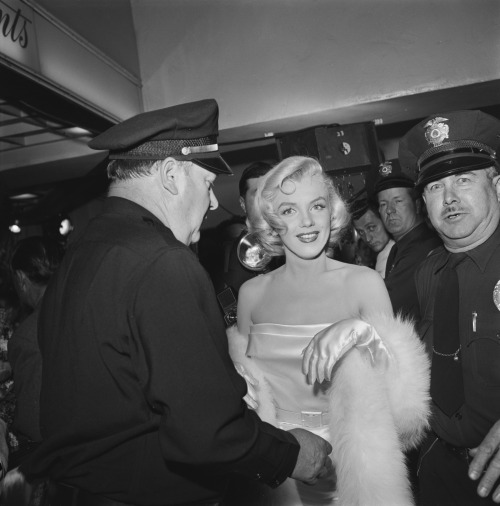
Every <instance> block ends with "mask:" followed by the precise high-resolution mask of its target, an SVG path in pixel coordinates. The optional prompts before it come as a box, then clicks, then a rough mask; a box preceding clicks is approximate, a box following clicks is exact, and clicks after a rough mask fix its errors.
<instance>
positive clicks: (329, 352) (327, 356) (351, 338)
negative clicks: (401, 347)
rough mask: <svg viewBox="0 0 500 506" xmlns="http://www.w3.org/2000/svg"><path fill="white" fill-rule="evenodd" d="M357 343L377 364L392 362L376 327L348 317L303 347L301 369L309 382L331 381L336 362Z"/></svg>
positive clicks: (374, 364) (324, 330)
mask: <svg viewBox="0 0 500 506" xmlns="http://www.w3.org/2000/svg"><path fill="white" fill-rule="evenodd" d="M354 346H355V347H356V349H357V350H358V351H359V352H360V353H362V354H365V355H367V356H368V357H369V359H370V361H371V363H372V365H373V366H374V367H383V368H386V367H387V366H388V365H389V361H390V359H391V354H390V352H389V350H388V349H387V347H386V346H385V344H384V343H383V342H382V339H381V338H380V336H379V335H378V334H377V331H376V330H375V329H374V328H373V327H372V326H371V325H369V324H368V323H366V322H364V321H363V320H358V319H357V318H349V319H347V320H341V321H339V322H337V323H334V324H333V325H330V326H329V327H326V328H325V329H323V330H321V331H320V332H318V333H317V334H316V335H315V336H314V337H313V338H312V340H311V342H310V343H309V345H308V346H307V348H306V349H305V350H304V351H303V355H304V358H303V360H302V372H303V373H304V374H305V375H307V380H308V382H309V383H310V384H311V385H312V384H313V383H314V382H315V381H316V380H317V381H318V382H319V383H322V382H323V381H324V380H328V381H329V380H330V379H331V374H332V370H333V366H334V365H335V364H336V363H337V362H338V361H339V360H340V359H341V358H342V357H343V356H344V355H345V354H346V353H347V352H348V351H349V350H350V349H351V348H353V347H354Z"/></svg>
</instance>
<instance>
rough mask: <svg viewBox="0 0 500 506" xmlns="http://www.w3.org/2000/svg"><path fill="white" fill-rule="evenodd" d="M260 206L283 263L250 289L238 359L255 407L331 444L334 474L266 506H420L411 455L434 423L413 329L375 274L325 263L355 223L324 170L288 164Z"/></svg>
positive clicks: (256, 228) (244, 295)
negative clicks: (410, 475)
mask: <svg viewBox="0 0 500 506" xmlns="http://www.w3.org/2000/svg"><path fill="white" fill-rule="evenodd" d="M256 199H257V201H256V207H257V209H258V212H257V213H256V216H255V217H254V218H253V220H252V221H251V222H250V224H249V225H250V230H251V231H253V232H255V233H256V234H257V236H258V237H259V239H260V242H261V243H262V244H263V246H264V247H265V249H266V250H267V251H268V252H269V253H270V254H272V255H282V254H284V255H285V259H286V262H285V265H283V266H282V267H280V268H279V269H276V270H274V271H272V272H270V273H268V274H265V275H262V276H258V277H256V278H254V279H251V280H249V281H247V282H246V283H245V284H244V285H243V286H242V287H241V289H240V293H239V300H238V329H237V331H236V329H233V331H232V332H231V333H230V336H229V345H230V350H231V354H232V357H233V360H234V362H235V363H236V364H237V368H238V370H239V371H240V373H241V374H243V375H244V376H245V377H246V379H247V382H248V386H249V389H248V395H247V396H246V398H245V400H246V401H247V403H248V404H249V405H250V406H251V407H253V408H254V409H256V410H257V412H258V413H259V415H260V416H261V418H263V419H264V420H266V421H268V422H270V423H273V424H274V425H276V426H279V427H281V428H284V429H292V428H296V427H302V428H306V429H308V430H311V431H312V432H314V433H316V434H318V435H320V436H322V437H324V438H325V439H327V440H328V441H330V442H331V443H332V446H333V453H332V460H333V464H334V466H333V467H334V468H335V471H332V472H331V473H330V475H329V476H326V477H324V478H323V479H321V480H319V481H318V482H317V483H316V484H315V485H314V486H308V485H302V484H301V483H295V482H293V481H292V480H288V481H287V482H286V483H285V484H284V485H282V486H281V487H279V488H278V489H276V490H274V491H270V492H269V493H268V494H267V497H266V498H263V497H262V498H260V499H259V500H260V504H265V503H267V504H275V505H279V506H295V505H297V506H298V505H300V506H302V505H311V506H318V505H324V504H341V505H343V506H355V505H362V506H367V505H372V504H373V505H384V506H387V505H391V504H392V505H397V506H404V505H410V504H412V495H411V491H410V488H409V484H408V480H407V478H406V468H405V464H404V456H403V451H404V450H405V449H406V448H408V447H411V446H413V445H414V444H415V443H416V442H417V441H419V439H420V437H421V435H422V432H423V430H424V428H425V426H426V420H427V415H428V363H427V359H426V356H425V353H424V350H423V347H422V345H421V343H420V340H419V339H418V337H417V336H416V334H415V333H414V330H413V326H412V325H411V323H408V322H404V321H402V320H400V319H397V318H394V316H393V312H392V307H391V303H390V300H389V296H388V294H387V291H386V289H385V285H384V282H383V280H382V278H381V277H380V276H379V275H378V274H377V273H376V272H375V271H374V270H372V269H369V268H367V267H361V266H357V265H351V264H345V263H342V262H339V261H337V260H335V259H330V258H328V257H327V255H326V249H327V248H328V247H329V246H330V247H331V246H333V245H335V244H336V243H337V242H338V241H339V238H340V236H341V234H342V231H343V229H344V228H345V227H346V226H347V224H348V223H349V213H348V210H347V208H346V205H345V203H344V202H343V200H342V198H341V197H340V195H339V194H338V192H337V191H336V189H335V186H334V185H333V183H332V181H331V180H330V178H328V176H327V175H326V174H325V173H324V172H323V170H322V168H321V166H320V164H319V163H318V162H317V161H316V160H314V159H312V158H307V157H290V158H287V159H285V160H283V161H282V162H281V163H279V164H278V165H277V166H276V167H274V168H273V169H272V170H271V171H270V172H269V173H268V174H267V175H266V176H265V177H263V178H262V181H261V183H260V185H259V188H258V190H257V195H256ZM335 474H336V476H335Z"/></svg>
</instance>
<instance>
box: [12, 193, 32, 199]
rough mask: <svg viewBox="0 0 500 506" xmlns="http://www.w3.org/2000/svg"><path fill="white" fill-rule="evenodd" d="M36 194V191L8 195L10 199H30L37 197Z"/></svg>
mask: <svg viewBox="0 0 500 506" xmlns="http://www.w3.org/2000/svg"><path fill="white" fill-rule="evenodd" d="M37 198H38V195H37V194H36V193H20V194H18V195H11V196H10V197H9V199H10V200H30V199H37Z"/></svg>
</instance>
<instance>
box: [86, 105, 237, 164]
mask: <svg viewBox="0 0 500 506" xmlns="http://www.w3.org/2000/svg"><path fill="white" fill-rule="evenodd" d="M218 118H219V107H218V105H217V102H216V101H215V100H214V99H207V100H200V101H198V102H190V103H187V104H180V105H175V106H173V107H167V108H165V109H158V110H156V111H150V112H145V113H142V114H138V115H137V116H134V117H132V118H129V119H127V120H125V121H124V122H122V123H119V124H118V125H115V126H113V127H111V128H110V129H108V130H106V131H105V132H103V133H102V134H100V135H98V136H97V137H95V138H94V139H92V140H91V141H90V142H89V147H90V148H92V149H102V150H105V149H107V150H109V158H110V159H128V160H162V159H164V158H167V157H169V156H171V157H172V158H175V159H176V160H184V161H191V162H193V163H196V164H197V165H200V166H201V167H203V168H205V169H207V170H209V171H211V172H214V173H215V174H232V171H231V169H230V168H229V166H228V165H227V163H226V162H225V161H224V160H223V159H222V157H221V156H220V153H219V147H218V144H217V136H218V134H219V127H218Z"/></svg>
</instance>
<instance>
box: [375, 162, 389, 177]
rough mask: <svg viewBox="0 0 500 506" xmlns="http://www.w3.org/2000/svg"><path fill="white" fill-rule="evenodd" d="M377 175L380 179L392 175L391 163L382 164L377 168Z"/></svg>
mask: <svg viewBox="0 0 500 506" xmlns="http://www.w3.org/2000/svg"><path fill="white" fill-rule="evenodd" d="M378 173H379V174H380V175H381V176H382V177H387V176H390V175H391V174H392V162H384V163H381V164H380V165H379V166H378Z"/></svg>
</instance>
